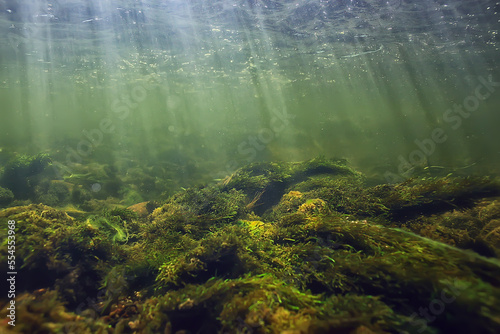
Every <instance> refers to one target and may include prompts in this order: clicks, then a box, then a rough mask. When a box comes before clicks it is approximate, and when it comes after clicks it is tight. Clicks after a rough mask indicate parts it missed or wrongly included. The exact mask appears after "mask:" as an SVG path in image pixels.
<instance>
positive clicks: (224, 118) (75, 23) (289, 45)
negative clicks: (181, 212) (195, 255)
mask: <svg viewBox="0 0 500 334" xmlns="http://www.w3.org/2000/svg"><path fill="white" fill-rule="evenodd" d="M498 11H499V4H498V3H497V4H495V3H494V2H491V1H410V0H406V1H404V0H403V1H387V2H386V1H226V0H222V1H201V0H197V1H168V2H164V3H162V4H158V3H157V2H155V1H101V2H97V1H87V2H83V1H3V2H2V3H0V12H1V14H0V30H1V31H2V34H1V36H2V37H1V38H0V48H1V49H0V101H1V107H0V108H1V109H0V113H1V119H2V121H1V122H0V146H1V150H2V151H1V153H0V157H1V159H2V163H5V162H6V161H8V160H9V159H11V158H12V157H13V156H16V155H18V154H37V153H39V152H45V153H48V154H49V155H50V156H51V158H52V161H53V163H54V166H56V169H57V173H58V175H59V177H60V178H61V179H63V178H64V177H69V176H71V175H72V174H78V173H87V172H89V170H88V169H84V168H82V167H81V166H82V165H86V166H88V165H92V164H95V165H106V166H109V168H111V169H112V172H110V171H109V170H108V173H107V174H110V173H113V174H116V175H118V177H119V178H120V180H122V181H123V182H125V183H127V182H128V181H127V180H130V178H133V176H131V175H134V172H137V170H141V171H142V173H146V174H148V175H149V176H150V177H151V178H153V179H155V181H154V182H156V183H155V184H156V187H157V188H160V187H177V188H178V187H180V186H188V185H192V184H196V183H199V182H202V181H203V182H205V181H211V180H213V179H220V178H224V177H225V176H226V175H229V174H231V173H232V172H233V171H234V170H235V169H237V168H239V167H241V166H243V165H246V164H248V163H251V162H258V161H275V160H284V161H300V160H304V159H309V158H312V157H315V156H318V155H325V156H328V157H330V156H334V157H342V158H346V159H348V160H349V161H350V162H351V163H352V164H353V165H354V166H356V167H357V168H359V169H360V170H362V171H364V172H365V173H367V174H368V175H370V176H372V177H374V178H377V179H378V180H380V181H391V182H392V181H397V180H400V179H403V178H405V177H407V176H410V175H411V174H412V173H413V171H414V169H415V168H417V167H418V168H422V167H430V166H439V167H445V168H446V169H447V170H450V171H453V170H457V169H460V168H464V167H468V166H473V167H474V168H475V170H476V171H479V172H481V173H493V172H495V171H496V166H497V164H498V162H499V160H500V149H499V147H498V142H500V141H499V134H498V133H499V132H498V125H499V124H500V122H499V120H500V116H499V112H498V111H499V109H498V108H499V106H500V84H499V83H498V82H500V71H499V66H498V62H499V58H498V54H499V53H498V52H499V43H500V41H499V37H498V20H499V16H500V15H499V14H498ZM485 83H486V84H485ZM455 105H457V106H458V107H462V110H463V111H462V112H459V111H458V109H454V106H455ZM465 109H468V110H471V111H470V112H468V111H467V110H465ZM90 172H95V171H94V170H91V171H90ZM108 176H109V175H108ZM127 177H128V178H127ZM165 180H166V181H165ZM152 182H153V181H152ZM162 182H163V183H162ZM158 192H159V190H158V191H156V192H155V194H156V193H158ZM143 196H144V197H146V198H145V199H150V198H147V197H148V196H147V195H146V194H145V193H143Z"/></svg>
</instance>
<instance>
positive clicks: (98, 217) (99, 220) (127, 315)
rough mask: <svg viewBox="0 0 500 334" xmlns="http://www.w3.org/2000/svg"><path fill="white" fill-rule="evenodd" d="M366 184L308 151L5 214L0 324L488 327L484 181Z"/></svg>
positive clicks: (134, 329) (25, 327)
mask: <svg viewBox="0 0 500 334" xmlns="http://www.w3.org/2000/svg"><path fill="white" fill-rule="evenodd" d="M367 184H368V183H367V182H366V179H365V177H364V176H363V175H362V174H361V173H360V172H358V171H356V170H354V169H352V168H351V167H350V166H349V165H348V164H347V162H346V161H343V160H335V159H327V158H324V157H319V158H316V159H312V160H309V161H305V162H296V163H289V162H286V163H285V162H272V163H271V162H269V163H253V164H250V165H248V166H245V167H242V168H240V169H239V170H237V171H236V172H234V173H233V174H232V175H230V176H228V177H227V178H225V179H224V180H222V181H220V182H218V183H216V184H208V185H204V186H195V187H190V188H188V189H185V190H182V191H180V192H178V193H176V194H174V195H172V196H170V197H168V198H167V199H164V200H161V201H157V202H141V203H138V204H136V205H134V206H131V207H130V208H129V209H125V208H123V207H122V206H116V207H114V208H111V209H103V210H101V211H95V210H92V212H87V213H86V214H85V213H84V214H81V215H72V216H70V215H69V214H68V213H70V212H68V213H67V212H66V211H68V210H65V209H55V208H52V207H50V206H47V205H44V204H31V205H26V206H15V207H9V208H6V209H4V210H2V211H0V221H1V227H2V229H3V230H2V238H4V239H2V245H3V247H2V248H1V250H0V263H1V266H2V270H5V272H6V271H7V268H6V263H7V256H8V253H7V248H6V247H5V245H6V242H7V241H6V239H5V237H3V236H6V235H7V233H6V226H7V220H15V221H16V226H17V229H16V245H17V248H16V257H17V259H18V260H17V261H18V263H16V267H17V268H18V275H17V278H18V281H16V293H17V296H16V307H17V311H16V312H17V313H16V326H15V327H11V326H8V325H7V324H6V323H5V322H1V323H0V327H1V328H2V331H3V332H5V333H18V332H21V333H178V334H180V333H287V334H299V333H353V334H361V333H433V334H434V333H498V332H500V261H499V256H500V183H499V180H498V179H494V178H488V177H472V176H471V177H466V176H454V175H448V176H445V177H425V178H424V177H420V178H417V177H415V178H412V179H409V180H407V181H405V182H402V183H399V184H380V185H375V186H369V185H367ZM38 186H40V187H46V186H47V185H45V184H44V183H43V182H40V183H38ZM44 189H49V190H50V189H51V188H50V187H49V188H44ZM56 190H57V189H54V192H53V195H54V196H57V194H58V192H57V191H56ZM47 193H48V192H47ZM7 197H9V196H7ZM89 211H90V210H89ZM33 277H37V278H39V279H36V280H34V279H33ZM1 298H5V296H3V297H1ZM0 302H1V306H2V310H1V311H0V316H2V318H4V319H5V316H6V315H7V302H8V300H6V299H1V300H0Z"/></svg>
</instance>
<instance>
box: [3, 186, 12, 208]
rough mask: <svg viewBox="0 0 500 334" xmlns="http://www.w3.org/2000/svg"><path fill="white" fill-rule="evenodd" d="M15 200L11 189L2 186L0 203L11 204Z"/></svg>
mask: <svg viewBox="0 0 500 334" xmlns="http://www.w3.org/2000/svg"><path fill="white" fill-rule="evenodd" d="M13 200H14V194H13V193H12V191H10V189H7V188H3V187H0V205H6V204H9V203H10V202H12V201H13Z"/></svg>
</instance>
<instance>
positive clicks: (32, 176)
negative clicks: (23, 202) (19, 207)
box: [0, 153, 51, 199]
mask: <svg viewBox="0 0 500 334" xmlns="http://www.w3.org/2000/svg"><path fill="white" fill-rule="evenodd" d="M50 162H51V159H50V157H49V156H48V155H47V154H44V153H40V154H38V155H34V156H28V155H19V156H17V157H16V158H14V159H12V160H11V161H10V162H8V163H7V165H6V166H5V168H4V171H3V174H2V176H1V177H0V185H1V186H3V187H5V188H8V189H10V190H11V191H12V192H13V193H14V196H15V197H16V198H17V199H27V198H31V197H32V196H33V193H34V188H35V186H36V185H37V184H38V183H39V181H40V180H38V179H37V178H36V176H37V175H38V174H40V173H42V172H43V171H44V170H45V168H46V167H47V166H48V165H49V164H50Z"/></svg>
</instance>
